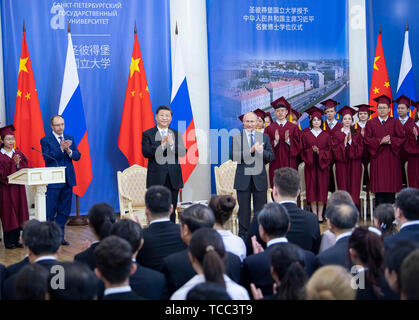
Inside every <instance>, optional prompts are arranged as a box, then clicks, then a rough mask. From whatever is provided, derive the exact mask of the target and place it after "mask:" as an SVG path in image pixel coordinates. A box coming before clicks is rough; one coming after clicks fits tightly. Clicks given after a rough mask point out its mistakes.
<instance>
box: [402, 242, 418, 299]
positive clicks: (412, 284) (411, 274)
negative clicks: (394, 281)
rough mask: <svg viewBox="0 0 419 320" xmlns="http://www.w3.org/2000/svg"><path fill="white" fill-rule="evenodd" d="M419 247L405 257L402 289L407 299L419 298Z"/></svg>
mask: <svg viewBox="0 0 419 320" xmlns="http://www.w3.org/2000/svg"><path fill="white" fill-rule="evenodd" d="M418 270H419V249H417V250H415V251H413V252H412V253H410V254H409V255H408V256H407V257H406V259H404V261H403V263H402V268H401V291H402V293H403V294H404V295H405V296H406V299H407V300H419V286H418V283H419V272H418Z"/></svg>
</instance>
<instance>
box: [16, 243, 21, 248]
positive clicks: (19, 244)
mask: <svg viewBox="0 0 419 320" xmlns="http://www.w3.org/2000/svg"><path fill="white" fill-rule="evenodd" d="M15 246H16V248H23V244H21V243H20V242H18V243H15Z"/></svg>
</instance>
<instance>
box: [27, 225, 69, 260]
mask: <svg viewBox="0 0 419 320" xmlns="http://www.w3.org/2000/svg"><path fill="white" fill-rule="evenodd" d="M32 221H33V222H30V223H27V224H25V226H24V233H23V242H24V243H25V246H27V247H28V248H29V250H30V251H32V253H33V254H35V255H37V256H39V255H46V254H56V253H57V251H58V248H59V247H60V245H61V229H60V227H59V226H58V224H56V223H55V222H52V221H43V222H40V221H36V220H32Z"/></svg>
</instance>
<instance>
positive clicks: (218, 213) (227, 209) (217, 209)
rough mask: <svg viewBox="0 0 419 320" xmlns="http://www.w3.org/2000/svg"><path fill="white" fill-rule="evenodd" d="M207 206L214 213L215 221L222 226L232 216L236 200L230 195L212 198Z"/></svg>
mask: <svg viewBox="0 0 419 320" xmlns="http://www.w3.org/2000/svg"><path fill="white" fill-rule="evenodd" d="M208 206H209V207H210V208H211V210H212V212H213V213H214V217H215V221H216V222H217V223H219V224H221V225H224V224H225V223H226V222H227V221H228V220H229V219H230V218H231V215H232V214H233V210H234V207H235V206H236V200H235V199H234V198H233V197H232V196H230V195H221V196H213V197H212V198H211V200H210V202H209V204H208Z"/></svg>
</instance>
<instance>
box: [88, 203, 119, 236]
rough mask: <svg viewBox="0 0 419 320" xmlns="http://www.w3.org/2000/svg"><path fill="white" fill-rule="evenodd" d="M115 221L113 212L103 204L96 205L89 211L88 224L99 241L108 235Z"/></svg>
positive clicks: (108, 206) (107, 205)
mask: <svg viewBox="0 0 419 320" xmlns="http://www.w3.org/2000/svg"><path fill="white" fill-rule="evenodd" d="M115 220H116V219H115V211H114V210H113V208H112V207H111V206H110V205H109V204H107V203H105V202H101V203H96V204H95V205H93V207H91V208H90V210H89V224H90V226H91V227H92V228H93V230H94V231H95V233H96V234H97V235H98V237H99V240H103V239H104V238H106V237H107V236H108V235H109V232H110V231H111V227H112V224H113V223H115Z"/></svg>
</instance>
